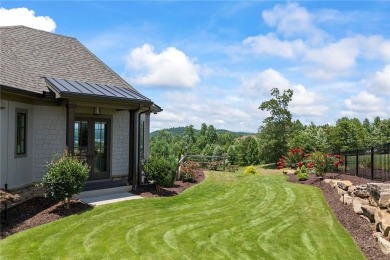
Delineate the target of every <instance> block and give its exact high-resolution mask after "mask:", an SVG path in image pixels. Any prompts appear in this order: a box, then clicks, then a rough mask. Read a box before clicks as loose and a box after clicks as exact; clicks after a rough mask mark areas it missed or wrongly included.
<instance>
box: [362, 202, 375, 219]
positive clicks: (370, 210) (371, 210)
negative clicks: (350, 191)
mask: <svg viewBox="0 0 390 260" xmlns="http://www.w3.org/2000/svg"><path fill="white" fill-rule="evenodd" d="M376 210H377V208H376V207H373V206H370V205H363V206H362V211H363V215H364V216H366V217H367V218H368V219H369V220H370V222H371V223H375V212H376Z"/></svg>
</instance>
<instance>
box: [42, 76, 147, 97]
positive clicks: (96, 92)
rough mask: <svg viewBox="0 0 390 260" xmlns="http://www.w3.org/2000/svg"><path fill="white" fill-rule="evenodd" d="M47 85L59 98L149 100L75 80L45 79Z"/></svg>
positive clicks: (133, 93) (116, 88)
mask: <svg viewBox="0 0 390 260" xmlns="http://www.w3.org/2000/svg"><path fill="white" fill-rule="evenodd" d="M45 79H46V81H47V83H48V84H49V86H50V87H51V88H52V90H53V91H54V92H57V94H58V95H59V96H60V97H61V96H64V95H67V94H73V95H80V96H96V97H103V98H104V97H108V98H117V99H125V100H132V101H149V102H150V99H148V98H146V97H145V96H143V95H141V94H139V93H138V92H135V91H133V90H132V89H129V88H126V87H122V86H109V85H105V84H98V83H91V82H81V81H76V80H66V79H57V78H50V77H45Z"/></svg>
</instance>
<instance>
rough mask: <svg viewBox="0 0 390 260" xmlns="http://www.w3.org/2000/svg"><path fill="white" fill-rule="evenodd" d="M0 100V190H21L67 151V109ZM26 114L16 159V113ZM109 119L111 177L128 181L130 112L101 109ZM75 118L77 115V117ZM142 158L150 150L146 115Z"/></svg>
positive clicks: (84, 111)
mask: <svg viewBox="0 0 390 260" xmlns="http://www.w3.org/2000/svg"><path fill="white" fill-rule="evenodd" d="M30 103H31V102H26V103H24V102H23V101H18V102H17V101H11V100H5V99H0V105H1V109H0V120H1V124H0V158H1V160H0V185H1V186H0V187H1V188H4V185H5V184H7V186H8V188H9V189H16V188H20V187H24V186H26V185H29V184H31V183H33V182H38V181H41V179H42V176H43V175H44V173H45V171H46V165H47V163H48V162H50V161H51V159H52V157H53V155H55V154H62V153H63V152H64V151H65V149H66V107H65V106H44V105H35V104H32V103H31V104H30ZM18 109H19V110H20V109H22V110H25V111H27V120H28V122H27V154H26V156H23V157H17V156H16V153H15V149H16V111H17V110H18ZM77 110H78V111H76V113H80V114H84V115H87V114H88V115H91V111H92V110H91V108H85V107H80V106H79V107H78V108H77ZM103 112H104V114H105V115H107V116H108V117H110V118H111V162H110V166H111V177H112V178H113V179H116V178H121V177H122V178H123V177H127V176H128V173H129V127H130V125H129V121H130V118H129V111H126V110H125V111H116V110H115V109H108V108H106V109H104V110H103ZM76 115H77V114H76ZM141 120H142V121H144V122H145V123H144V131H145V133H144V135H143V137H144V151H143V152H144V157H145V158H147V153H148V150H149V149H148V148H149V129H150V119H149V114H143V116H142V119H141Z"/></svg>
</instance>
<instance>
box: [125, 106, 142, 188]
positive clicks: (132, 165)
mask: <svg viewBox="0 0 390 260" xmlns="http://www.w3.org/2000/svg"><path fill="white" fill-rule="evenodd" d="M140 109H141V105H139V106H138V108H137V109H133V110H129V175H128V179H127V182H128V183H129V184H131V185H132V189H133V190H137V188H138V185H137V184H138V180H137V179H138V178H137V177H138V176H137V175H138V174H137V172H138V170H137V168H138V165H137V164H138V139H139V138H138V131H139V129H138V128H139V127H138V122H139V120H138V112H139V110H140Z"/></svg>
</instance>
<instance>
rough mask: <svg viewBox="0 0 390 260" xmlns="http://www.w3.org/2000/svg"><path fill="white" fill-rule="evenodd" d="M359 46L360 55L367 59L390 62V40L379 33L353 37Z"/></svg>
mask: <svg viewBox="0 0 390 260" xmlns="http://www.w3.org/2000/svg"><path fill="white" fill-rule="evenodd" d="M353 40H354V41H356V44H357V45H358V46H359V47H360V49H361V52H362V57H364V58H366V59H369V60H383V61H387V62H390V40H389V39H385V38H383V37H382V36H380V35H370V36H362V35H357V36H356V37H354V38H353Z"/></svg>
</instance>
